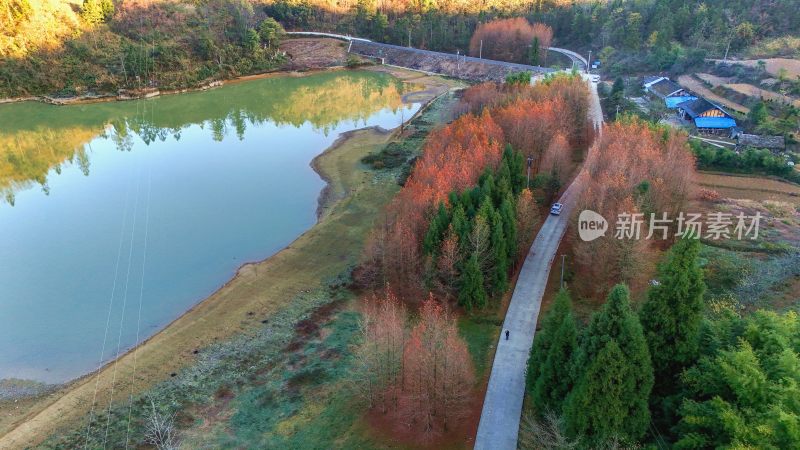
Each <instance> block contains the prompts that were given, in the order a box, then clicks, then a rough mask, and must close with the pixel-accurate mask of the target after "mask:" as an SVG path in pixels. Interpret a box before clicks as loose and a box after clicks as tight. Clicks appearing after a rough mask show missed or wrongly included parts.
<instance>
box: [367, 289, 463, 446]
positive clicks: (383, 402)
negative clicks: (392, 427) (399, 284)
mask: <svg viewBox="0 0 800 450" xmlns="http://www.w3.org/2000/svg"><path fill="white" fill-rule="evenodd" d="M363 317H364V319H363V322H362V333H363V338H364V345H362V347H361V348H360V350H359V352H358V353H357V355H358V363H359V364H358V374H359V375H360V376H359V377H358V378H357V382H358V386H357V387H358V391H359V392H360V393H361V394H362V395H363V397H364V398H365V400H366V401H367V402H368V403H369V406H370V408H379V409H380V410H381V411H382V412H383V413H390V414H393V415H395V416H396V419H397V422H398V423H399V424H402V425H408V426H410V427H413V428H414V429H417V430H419V431H421V432H423V433H426V434H427V433H439V432H443V431H447V429H448V426H452V425H453V424H455V423H457V422H458V421H459V420H460V419H463V418H464V417H465V416H466V414H468V412H469V403H470V402H471V401H472V398H473V397H472V394H473V393H474V387H475V375H474V371H473V367H472V360H471V359H470V355H469V351H468V350H467V345H466V343H465V342H464V340H463V339H461V337H459V335H458V328H457V326H456V322H455V319H454V318H453V317H452V316H451V315H450V314H449V312H448V310H447V309H446V308H444V307H443V306H442V305H441V304H440V303H439V302H437V301H436V300H435V299H434V298H433V296H429V297H428V299H427V300H426V301H424V302H423V303H422V307H421V308H420V310H419V320H418V321H417V322H416V324H415V325H414V326H413V327H409V321H408V314H407V312H406V309H405V307H404V306H403V304H402V303H400V301H399V300H398V299H397V297H396V296H395V295H394V294H393V293H392V292H391V290H389V289H388V288H387V290H386V292H385V293H384V295H382V296H380V297H377V296H375V297H373V298H372V299H371V300H370V301H368V302H366V304H365V307H364V314H363Z"/></svg>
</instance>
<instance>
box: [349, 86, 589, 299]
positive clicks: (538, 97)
mask: <svg viewBox="0 0 800 450" xmlns="http://www.w3.org/2000/svg"><path fill="white" fill-rule="evenodd" d="M588 96H589V92H588V88H587V86H586V83H585V82H583V81H582V80H581V79H580V78H579V77H569V76H557V77H554V78H552V79H548V80H546V81H544V82H541V83H538V84H537V85H535V86H514V87H511V86H507V85H496V84H491V83H489V84H482V85H478V86H474V87H471V88H469V89H467V91H466V92H465V93H464V96H463V101H462V104H461V109H462V110H463V111H472V112H474V113H477V114H466V115H463V116H461V117H460V118H458V119H456V120H455V121H453V122H451V123H450V124H448V125H447V126H445V127H443V128H441V129H439V130H437V131H435V132H432V133H431V134H430V136H428V139H427V141H426V143H425V147H424V149H423V153H422V156H420V157H419V159H418V160H417V162H416V165H415V167H414V170H413V172H412V174H411V176H410V177H409V179H408V181H407V182H406V185H405V186H404V187H403V189H402V190H401V191H400V193H399V194H398V195H397V197H396V198H395V199H394V201H393V202H392V204H391V205H390V206H389V208H388V210H387V216H386V222H385V223H384V224H383V226H382V228H381V229H379V230H376V231H375V232H374V233H373V235H372V236H371V238H370V240H369V242H368V243H367V251H366V255H365V256H366V257H365V262H364V264H363V265H362V266H361V267H360V268H359V270H358V271H357V272H356V276H357V278H358V280H359V281H361V282H362V283H363V284H365V285H371V286H375V285H380V284H382V283H384V282H390V283H391V284H392V286H395V288H397V289H398V291H399V292H400V293H401V295H402V296H404V297H414V296H419V295H420V294H421V293H422V292H426V289H425V286H423V282H424V280H425V279H426V277H425V276H424V272H425V268H426V266H427V267H428V268H429V269H433V270H436V271H438V272H439V273H438V275H440V276H442V277H447V276H448V275H449V274H450V273H451V272H452V270H451V268H449V267H447V266H448V263H447V261H445V262H444V263H443V264H441V265H442V267H435V266H434V265H432V264H425V262H424V261H423V256H422V252H421V243H422V240H423V237H424V234H425V232H426V230H427V228H428V225H429V219H430V214H431V212H432V211H433V209H434V208H435V207H436V206H437V205H438V204H439V202H441V201H443V202H445V203H446V202H447V195H448V194H449V193H450V192H460V191H463V190H464V189H467V188H470V187H472V186H474V185H476V184H477V181H478V178H479V176H480V174H481V173H483V171H484V170H485V169H486V168H487V167H488V168H492V169H496V168H497V165H498V164H499V162H500V159H501V157H502V150H503V148H504V147H505V145H506V143H510V144H511V145H512V146H513V147H514V148H515V149H516V150H519V151H521V152H523V153H524V154H526V155H528V156H533V157H534V158H535V164H534V167H540V166H541V165H542V158H543V157H544V156H547V158H546V161H545V162H546V164H547V166H546V167H547V168H548V169H555V170H557V171H559V178H562V177H563V178H565V177H567V176H568V173H567V172H566V171H567V169H568V168H567V167H566V166H567V163H568V162H569V157H570V155H571V153H572V150H573V149H580V148H583V145H584V140H585V139H586V137H587V136H588V135H589V133H587V128H588V125H587V123H588V120H587V114H586V111H587V109H588ZM453 245H454V244H453ZM437 265H439V264H438V263H437Z"/></svg>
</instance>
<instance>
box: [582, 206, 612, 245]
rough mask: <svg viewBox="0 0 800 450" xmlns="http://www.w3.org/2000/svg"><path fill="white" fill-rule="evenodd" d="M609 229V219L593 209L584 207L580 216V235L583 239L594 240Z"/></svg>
mask: <svg viewBox="0 0 800 450" xmlns="http://www.w3.org/2000/svg"><path fill="white" fill-rule="evenodd" d="M607 230H608V221H606V219H605V217H603V216H601V215H600V214H598V213H596V212H594V211H592V210H591V209H584V210H583V211H581V214H580V215H579V216H578V235H580V237H581V239H582V240H584V241H586V242H589V241H593V240H595V239H597V238H599V237H600V236H605V234H606V231H607Z"/></svg>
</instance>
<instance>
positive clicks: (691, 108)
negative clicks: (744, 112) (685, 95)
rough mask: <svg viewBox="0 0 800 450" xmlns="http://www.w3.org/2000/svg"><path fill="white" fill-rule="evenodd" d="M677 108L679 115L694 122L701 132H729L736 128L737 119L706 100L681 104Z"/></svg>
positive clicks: (699, 99) (700, 99) (701, 99)
mask: <svg viewBox="0 0 800 450" xmlns="http://www.w3.org/2000/svg"><path fill="white" fill-rule="evenodd" d="M677 108H678V115H679V116H680V117H681V118H682V119H686V120H692V121H694V125H695V126H696V127H697V129H698V130H700V131H706V132H715V131H729V130H730V129H731V128H733V127H735V126H736V119H734V118H733V116H731V115H730V114H728V112H727V111H725V110H724V109H722V107H720V106H718V105H715V104H713V103H711V102H709V101H708V100H706V99H704V98H698V99H695V100H689V101H685V102H683V103H679V104H678V105H677Z"/></svg>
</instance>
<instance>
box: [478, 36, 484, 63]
mask: <svg viewBox="0 0 800 450" xmlns="http://www.w3.org/2000/svg"><path fill="white" fill-rule="evenodd" d="M478 59H483V39H481V46H480V48H479V49H478Z"/></svg>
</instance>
